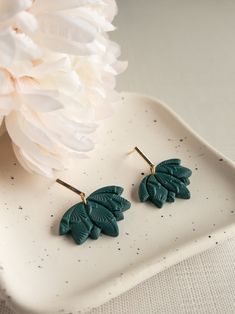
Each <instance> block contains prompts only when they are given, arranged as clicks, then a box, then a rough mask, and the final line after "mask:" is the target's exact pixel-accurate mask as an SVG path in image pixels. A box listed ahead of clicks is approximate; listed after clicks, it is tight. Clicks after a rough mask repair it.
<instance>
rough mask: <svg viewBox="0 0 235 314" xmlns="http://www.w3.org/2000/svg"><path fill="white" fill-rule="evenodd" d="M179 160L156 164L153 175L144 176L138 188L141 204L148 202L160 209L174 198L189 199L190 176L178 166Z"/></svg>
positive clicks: (184, 169)
mask: <svg viewBox="0 0 235 314" xmlns="http://www.w3.org/2000/svg"><path fill="white" fill-rule="evenodd" d="M180 163H181V161H180V159H176V158H175V159H168V160H164V161H163V162H161V163H160V164H158V165H157V166H156V168H155V174H151V175H148V176H146V177H145V178H144V179H143V180H142V181H141V183H140V186H139V198H140V201H141V202H145V201H147V200H150V201H151V202H152V203H154V204H155V205H156V206H157V207H159V208H161V207H162V206H163V205H164V203H165V202H174V201H175V198H176V197H178V198H183V199H189V198H190V191H189V190H188V188H187V185H189V183H190V180H189V177H190V176H191V175H192V171H191V170H190V169H189V168H186V167H183V166H181V165H180Z"/></svg>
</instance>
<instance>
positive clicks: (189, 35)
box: [0, 0, 235, 314]
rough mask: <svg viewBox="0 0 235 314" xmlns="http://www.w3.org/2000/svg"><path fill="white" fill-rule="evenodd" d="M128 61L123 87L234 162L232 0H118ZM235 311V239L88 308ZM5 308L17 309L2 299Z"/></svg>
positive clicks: (3, 311) (4, 313)
mask: <svg viewBox="0 0 235 314" xmlns="http://www.w3.org/2000/svg"><path fill="white" fill-rule="evenodd" d="M117 3H118V6H119V15H118V17H117V18H116V21H115V22H116V23H115V24H116V26H117V28H118V30H117V31H116V32H115V34H113V37H114V38H115V40H117V41H118V42H119V43H120V44H121V46H122V50H123V59H127V60H128V61H129V69H128V71H127V72H126V73H125V74H123V75H122V77H121V78H120V79H119V85H118V88H119V89H120V90H128V91H137V92H142V93H145V94H149V95H152V96H155V97H157V98H159V99H162V100H164V101H165V102H166V103H168V104H169V105H170V106H171V107H172V108H173V109H174V110H175V111H176V112H177V113H178V114H180V115H181V116H182V117H183V118H184V119H185V120H186V121H187V122H188V123H189V124H190V125H191V126H192V127H193V128H194V129H195V130H196V131H197V132H198V133H199V134H200V135H202V136H203V137H205V138H206V139H207V140H208V141H209V142H210V143H211V144H212V145H214V146H215V147H216V148H217V149H219V150H220V151H221V152H223V153H224V154H226V155H227V156H228V157H230V158H231V159H232V160H234V161H235V146H234V141H235V131H234V130H235V118H234V116H235V88H234V83H235V36H234V29H235V1H233V0H223V1H220V0H197V1H195V0H177V1H176V0H125V1H124V0H118V1H117ZM101 313H102V314H109V313H112V314H119V313H121V314H148V313H161V314H164V313H167V314H171V313H172V314H173V313H174V314H177V313H180V314H181V313H226V314H230V313H231V314H234V313H235V239H232V240H229V241H227V242H225V243H224V244H221V245H219V246H218V247H216V248H214V249H212V250H210V251H207V252H204V253H202V254H200V255H197V256H195V257H192V258H190V259H188V260H185V261H183V262H181V263H180V264H178V265H175V266H173V267H171V268H169V269H168V270H166V271H164V272H162V273H160V274H157V275H156V276H154V277H153V278H151V279H149V280H147V281H146V282H144V283H141V284H140V285H138V286H137V287H135V288H134V289H132V290H130V291H129V292H127V293H124V294H123V295H121V296H119V297H118V298H115V299H114V300H111V301H110V302H108V303H107V304H104V305H102V306H101V307H99V308H97V309H95V310H92V311H91V312H90V314H101ZM0 314H12V313H11V311H9V310H8V309H7V308H6V307H5V306H4V304H3V303H2V304H1V306H0Z"/></svg>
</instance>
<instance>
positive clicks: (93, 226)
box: [56, 179, 131, 244]
mask: <svg viewBox="0 0 235 314" xmlns="http://www.w3.org/2000/svg"><path fill="white" fill-rule="evenodd" d="M56 182H57V183H60V184H61V185H63V186H65V187H67V188H68V189H70V190H72V191H73V192H75V193H77V194H78V195H79V196H80V197H81V200H82V201H81V202H80V203H77V204H75V205H73V206H72V207H71V208H70V209H68V210H67V211H66V213H65V214H64V215H63V217H62V219H61V221H60V230H59V233H60V235H64V234H68V233H71V234H72V236H73V239H74V241H75V242H76V243H77V244H82V243H84V242H85V241H86V240H87V239H88V237H90V238H91V239H93V240H96V239H98V238H99V236H100V234H101V233H103V234H106V235H109V236H111V237H117V236H118V234H119V229H118V225H117V221H119V220H122V219H124V215H123V212H124V211H125V210H127V209H129V208H130V207H131V203H130V202H129V201H128V200H126V199H125V198H123V197H121V194H122V192H123V188H122V187H120V186H115V185H112V186H106V187H103V188H101V189H98V190H96V191H95V192H93V193H92V194H90V195H89V196H88V197H87V198H86V196H85V194H84V193H83V192H81V191H79V190H77V189H76V188H74V187H72V186H71V185H69V184H67V183H65V182H64V181H62V180H60V179H57V180H56Z"/></svg>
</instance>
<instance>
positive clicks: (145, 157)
mask: <svg viewBox="0 0 235 314" xmlns="http://www.w3.org/2000/svg"><path fill="white" fill-rule="evenodd" d="M134 151H137V153H138V154H139V155H140V156H141V157H142V158H143V159H144V160H145V161H146V162H147V163H148V164H149V166H150V171H151V173H152V174H154V173H155V165H154V164H153V163H152V162H151V160H149V159H148V157H147V156H146V155H145V154H144V153H143V152H142V151H141V150H140V149H139V148H138V147H137V146H135V148H134V150H133V151H131V152H130V153H132V152H134Z"/></svg>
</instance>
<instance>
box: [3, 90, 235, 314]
mask: <svg viewBox="0 0 235 314" xmlns="http://www.w3.org/2000/svg"><path fill="white" fill-rule="evenodd" d="M97 142H98V143H99V144H98V145H97V147H96V150H95V151H94V152H92V153H91V154H90V158H89V159H87V160H81V161H79V160H78V162H77V164H76V165H74V167H73V169H72V170H70V171H66V172H64V173H60V174H59V177H60V178H61V179H63V180H65V181H67V182H68V183H70V184H72V185H73V186H75V187H77V188H79V189H81V190H83V191H85V192H86V193H87V194H89V193H91V192H92V191H94V190H95V189H97V188H99V187H101V186H105V185H110V184H115V185H121V186H123V187H125V191H124V194H123V196H124V197H125V198H127V199H129V200H131V202H132V207H131V209H129V210H128V211H126V212H125V220H123V221H120V222H119V229H120V236H119V237H118V238H110V237H107V236H101V237H100V238H99V239H98V240H97V241H94V240H88V241H86V243H85V244H83V245H82V246H76V245H75V244H74V241H73V240H72V239H71V238H70V237H66V236H58V227H59V221H60V218H61V216H62V215H63V213H64V212H65V210H66V209H68V208H69V207H70V206H71V205H72V204H74V203H75V202H78V201H80V199H79V197H78V196H77V195H76V194H74V193H73V192H71V191H69V190H67V189H65V188H64V187H62V186H60V185H58V184H56V183H53V182H51V181H49V180H47V179H44V178H41V177H39V176H32V175H29V174H27V173H26V172H25V171H24V170H23V169H22V168H21V167H20V166H19V165H18V163H17V162H16V160H15V158H14V156H13V153H12V150H11V147H10V144H9V140H8V138H7V136H5V135H4V136H3V137H2V138H1V141H0V147H1V154H0V174H1V175H0V204H1V206H0V217H1V219H0V248H1V250H0V285H1V290H0V291H1V297H2V298H5V299H6V300H7V301H8V303H9V304H10V306H11V307H12V308H14V309H15V310H17V311H18V313H30V314H35V313H38V314H54V313H73V314H75V313H83V312H85V311H87V310H89V309H90V308H92V307H95V306H98V305H99V304H102V303H103V302H106V301H108V300H109V299H111V298H113V297H115V296H117V295H118V294H120V293H122V292H124V291H126V290H127V289H130V288H131V287H133V286H135V285H136V284H138V283H139V282H141V281H142V280H144V279H146V278H148V277H150V276H152V275H154V274H155V273H157V272H160V271H162V270H164V269H165V268H167V267H169V266H170V265H173V264H175V263H178V262H179V261H181V260H183V259H185V258H187V257H189V256H192V255H194V254H196V253H198V252H201V251H203V250H206V249H208V248H210V247H213V246H214V245H216V244H218V243H220V242H221V241H223V240H225V239H227V238H230V237H232V236H234V235H235V214H234V211H235V209H234V204H235V194H234V186H235V167H234V164H233V163H232V162H231V161H229V160H228V159H227V158H225V157H224V156H221V154H219V153H218V152H216V151H215V150H214V149H213V148H212V147H211V146H210V145H208V144H207V143H206V142H205V141H204V140H202V139H201V138H200V137H198V136H197V135H196V134H195V133H194V132H193V131H192V130H191V129H190V127H188V126H187V125H185V123H184V122H183V121H182V120H181V119H180V118H179V117H178V116H176V115H175V113H173V112H172V111H171V110H170V109H169V108H168V107H167V106H165V105H164V104H162V103H160V102H159V101H156V100H153V99H150V98H148V97H144V96H138V95H133V94H123V99H122V101H121V102H120V104H119V105H118V106H117V110H116V114H115V115H113V117H111V118H110V119H108V120H106V121H105V123H103V125H102V127H100V129H99V130H98V134H97ZM135 145H138V146H139V148H141V149H142V150H143V151H144V152H145V153H146V154H147V155H148V157H149V158H150V159H151V160H152V161H153V162H154V163H159V162H160V161H162V160H165V159H168V158H180V159H181V160H182V164H183V165H185V166H186V167H189V168H191V169H192V171H193V175H192V177H191V184H190V186H189V188H190V190H191V194H192V197H191V199H190V200H181V199H177V201H176V202H175V203H167V204H165V205H164V207H163V208H162V209H158V208H156V207H155V206H154V205H152V204H151V203H140V202H139V201H138V197H137V190H138V185H139V182H140V181H141V179H142V178H143V176H144V175H145V174H147V173H148V172H149V166H148V164H147V163H145V161H144V160H143V159H142V158H140V156H139V155H138V154H137V153H133V154H131V155H127V152H128V151H130V150H131V149H133V147H134V146H135Z"/></svg>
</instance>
